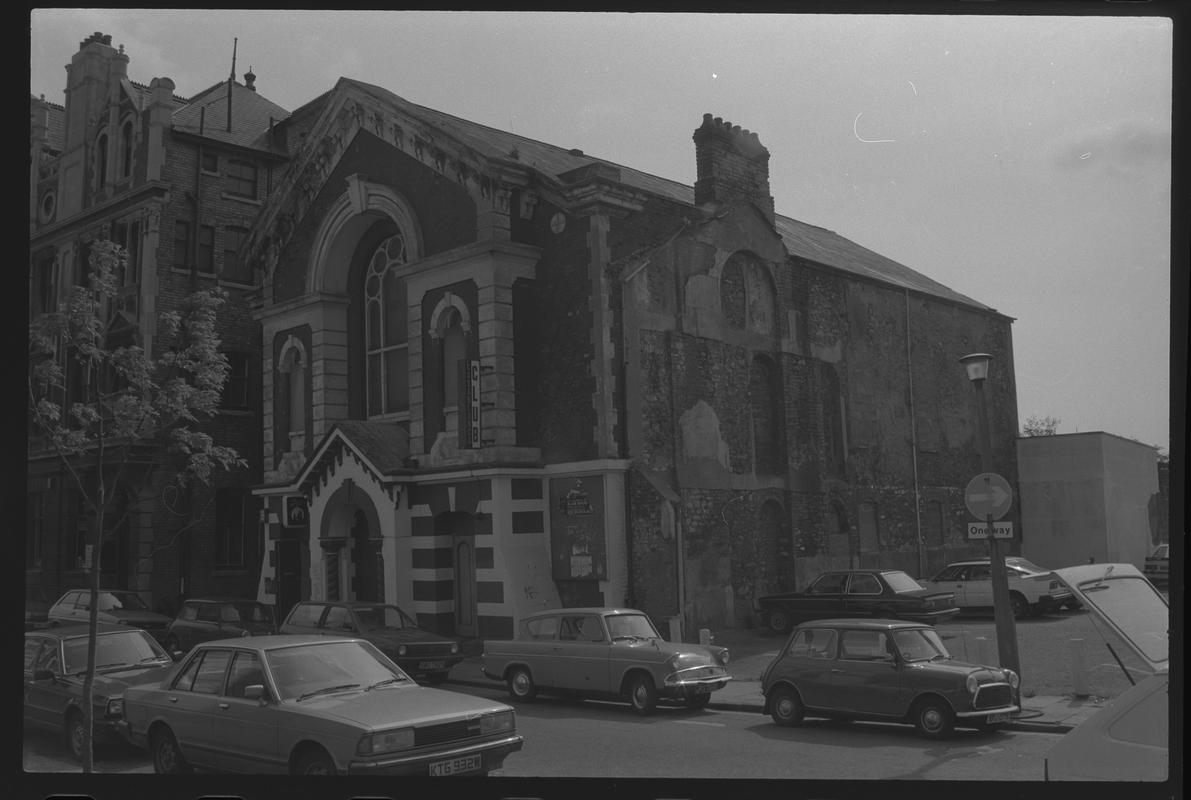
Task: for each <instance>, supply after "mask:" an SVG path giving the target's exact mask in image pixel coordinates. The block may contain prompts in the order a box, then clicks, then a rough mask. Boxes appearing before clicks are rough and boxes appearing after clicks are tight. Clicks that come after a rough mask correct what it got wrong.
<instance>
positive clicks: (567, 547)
mask: <svg viewBox="0 0 1191 800" xmlns="http://www.w3.org/2000/svg"><path fill="white" fill-rule="evenodd" d="M550 551H551V561H552V562H553V569H552V573H553V577H554V579H555V580H607V578H608V559H607V556H606V547H605V537H604V478H603V476H600V475H589V476H585V477H582V478H552V479H551V480H550Z"/></svg>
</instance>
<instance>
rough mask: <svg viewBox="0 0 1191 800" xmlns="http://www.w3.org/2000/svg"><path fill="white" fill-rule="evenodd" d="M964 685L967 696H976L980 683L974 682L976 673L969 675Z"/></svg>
mask: <svg viewBox="0 0 1191 800" xmlns="http://www.w3.org/2000/svg"><path fill="white" fill-rule="evenodd" d="M964 685H965V686H967V688H968V694H976V689H977V687H979V686H980V682H979V681H978V680H976V673H972V674H971V675H969V676H968V679H967V681H965V682H964Z"/></svg>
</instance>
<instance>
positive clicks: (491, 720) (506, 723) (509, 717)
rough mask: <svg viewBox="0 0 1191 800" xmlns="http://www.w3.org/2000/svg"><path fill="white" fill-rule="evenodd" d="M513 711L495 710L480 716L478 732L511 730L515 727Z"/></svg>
mask: <svg viewBox="0 0 1191 800" xmlns="http://www.w3.org/2000/svg"><path fill="white" fill-rule="evenodd" d="M513 720H514V717H513V711H512V710H511V709H510V710H509V711H497V712H496V713H495V714H485V715H484V716H482V717H480V734H481V735H483V734H486V733H500V732H502V731H511V730H513V729H514V727H515V723H514V721H513Z"/></svg>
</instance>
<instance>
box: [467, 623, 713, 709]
mask: <svg viewBox="0 0 1191 800" xmlns="http://www.w3.org/2000/svg"><path fill="white" fill-rule="evenodd" d="M728 658H729V655H728V649H727V648H725V647H717V646H715V645H709V646H703V645H697V644H683V643H681V642H667V641H665V640H663V639H662V637H661V636H660V635H659V634H658V632H657V629H656V628H654V626H653V623H652V622H651V621H650V619H649V617H647V616H646V615H645V614H644V613H642V612H640V611H637V610H635V609H631V608H562V609H557V610H555V611H540V612H538V613H536V614H530V615H528V616H526V617H525V618H524V619H523V620H522V621H521V625H520V635H519V636H518V638H517V639H513V640H503V641H486V642H484V654H483V664H482V667H481V670H482V671H483V673H484V675H485V676H486V677H488V678H490V679H492V680H498V681H504V682H505V684H506V685H507V686H508V689H509V694H510V695H511V696H512V697H513V699H515V700H519V701H528V700H532V699H533V698H534V697H535V696H536V695H537V693H538V691H539V690H541V691H543V692H558V693H566V694H578V695H580V696H584V697H595V698H601V697H607V698H623V697H627V698H628V700H629V703H630V704H631V705H632V707H633V710H634V711H636V712H637V713H638V714H642V715H645V714H650V713H652V712H653V711H654V708H655V707H656V705H657V701H658V698H659V697H661V698H668V699H674V700H680V701H682V702H683V703H685V704H686V705H687V706H688V707H690V708H702V707H703V706H705V705H707V703H708V701H709V700H710V699H711V693H712V692H714V691H715V690H717V689H721V688H723V687H724V686H725V685H727V683H728V681H729V680H731V679H732V677H731V676H730V675H729V674H728V671H727V670H726V669H725V665H727V663H728Z"/></svg>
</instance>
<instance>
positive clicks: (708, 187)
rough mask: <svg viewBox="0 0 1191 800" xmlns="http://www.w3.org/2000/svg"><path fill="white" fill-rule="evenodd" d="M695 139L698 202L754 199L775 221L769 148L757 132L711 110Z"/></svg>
mask: <svg viewBox="0 0 1191 800" xmlns="http://www.w3.org/2000/svg"><path fill="white" fill-rule="evenodd" d="M691 138H692V139H694V141H695V174H696V180H695V205H697V206H703V205H709V204H710V205H714V206H724V205H732V204H736V203H742V202H748V203H753V204H754V205H756V206H757V208H758V209H760V211H761V213H763V214H764V215H765V217H766V219H768V220H769V222H770V224H772V223H773V221H774V220H773V216H774V211H773V196H772V195H771V194H770V193H769V151H768V150H766V149H765V147H764V146H763V145H762V144H761V140H760V138H759V137H758V136H757V134H755V133H752V132H750V131H748V130H746V129H742V128H741V127H740V126H739V125H733V124H732V123H731V122H725V121H724V120H723V119H721V118H719V117H714V118H713V117H712V116H711V114H704V115H703V124H702V125H700V126H699V127H698V128H697V129H696V130H695V133H694V135H693V136H692V137H691Z"/></svg>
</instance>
